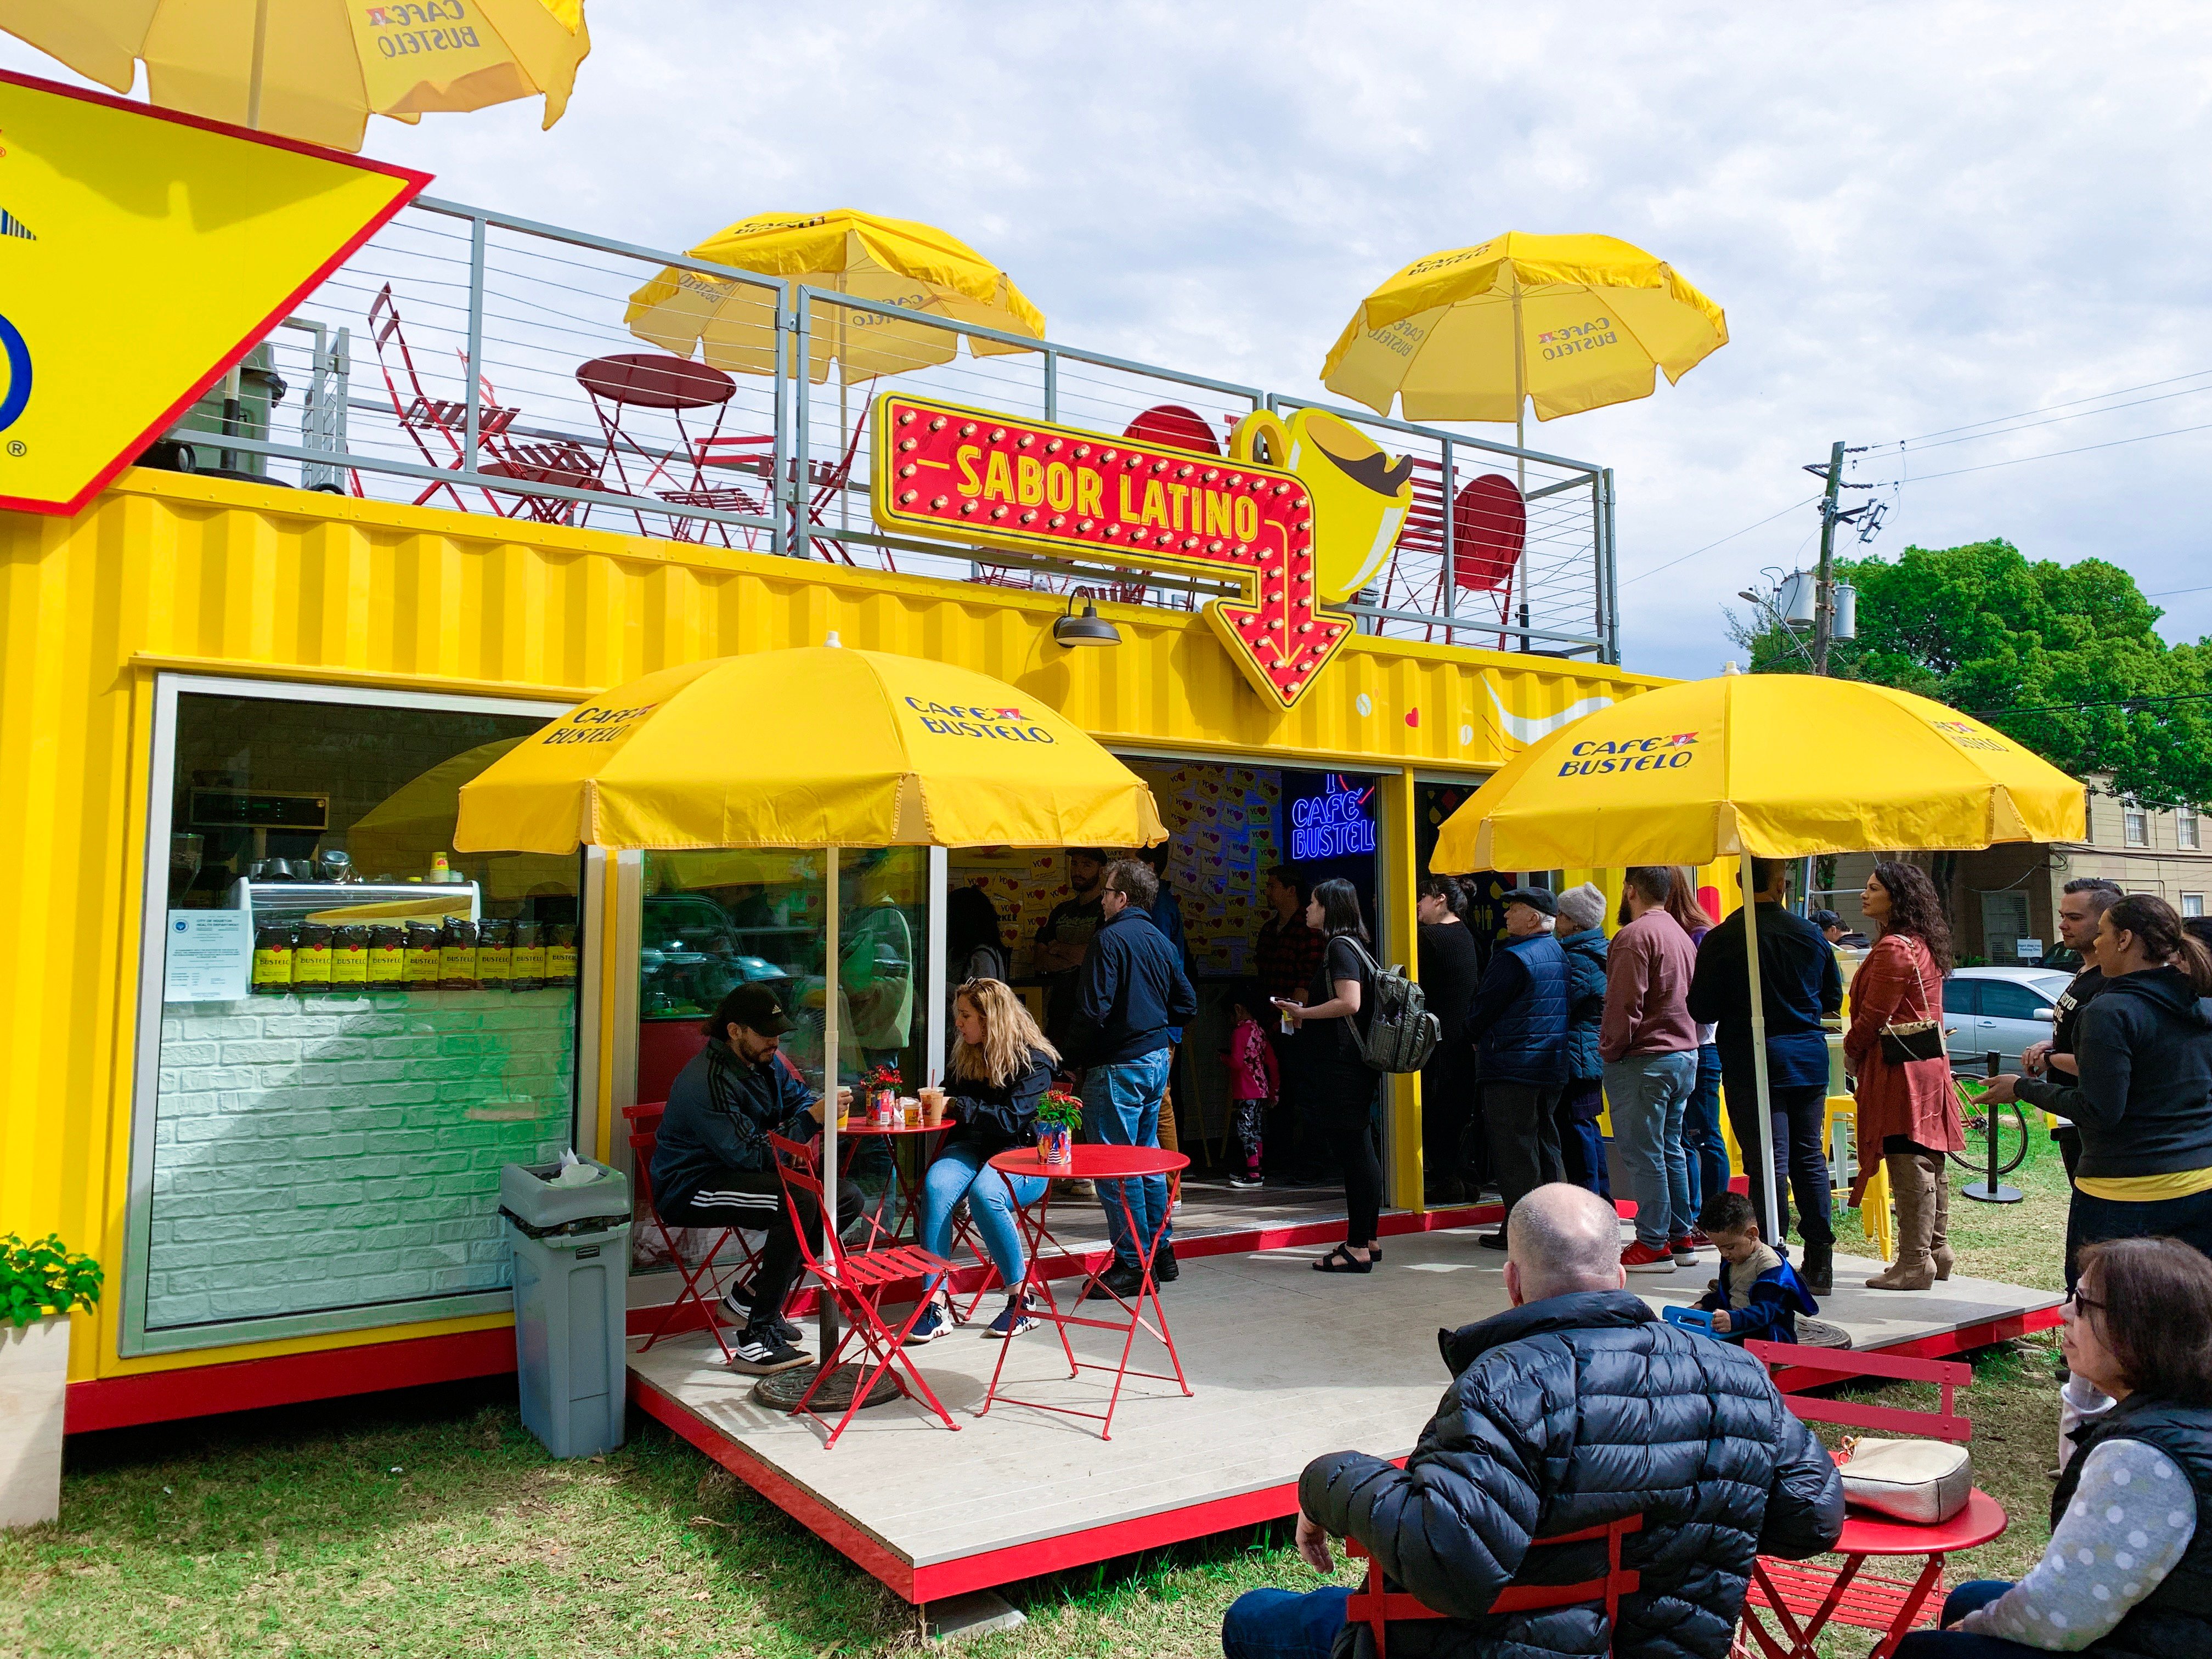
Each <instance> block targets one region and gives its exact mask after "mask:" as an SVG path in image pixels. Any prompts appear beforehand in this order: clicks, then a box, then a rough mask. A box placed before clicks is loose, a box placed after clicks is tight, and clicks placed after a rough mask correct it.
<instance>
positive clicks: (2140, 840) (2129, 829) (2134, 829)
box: [2120, 795, 2150, 847]
mask: <svg viewBox="0 0 2212 1659" xmlns="http://www.w3.org/2000/svg"><path fill="white" fill-rule="evenodd" d="M2120 834H2121V836H2122V838H2123V839H2124V840H2125V841H2126V842H2127V844H2128V845H2129V846H2130V847H2148V846H2149V845H2150V820H2149V818H2148V817H2146V816H2145V814H2144V812H2143V810H2142V803H2140V802H2139V801H2137V800H2136V799H2135V797H2134V796H2132V795H2124V796H2122V797H2121V799H2120Z"/></svg>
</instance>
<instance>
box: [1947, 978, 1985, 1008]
mask: <svg viewBox="0 0 2212 1659" xmlns="http://www.w3.org/2000/svg"><path fill="white" fill-rule="evenodd" d="M1981 982H1982V981H1979V980H1978V979H1947V980H1945V981H1943V1012H1945V1013H1947V1014H1971V1013H1975V1012H1978V1011H1979V1009H1980V1006H1981V1005H1980V1003H1979V1002H1978V1000H1977V999H1976V996H1975V992H1976V989H1977V987H1979V986H1980V984H1981Z"/></svg>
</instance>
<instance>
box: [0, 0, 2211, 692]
mask: <svg viewBox="0 0 2212 1659" xmlns="http://www.w3.org/2000/svg"><path fill="white" fill-rule="evenodd" d="M590 15H591V18H592V33H593V39H594V41H595V49H594V51H593V53H592V58H591V59H590V60H589V61H588V62H587V63H586V64H585V65H584V69H583V71H582V74H581V76H580V79H579V82H578V84H577V89H576V95H575V100H574V103H573V104H572V105H571V106H570V109H569V112H568V117H567V118H566V119H565V120H564V121H563V122H562V124H561V125H559V126H557V127H556V128H555V129H554V130H553V131H551V132H550V133H541V132H539V131H538V121H537V112H536V106H535V105H531V106H520V105H518V106H511V107H509V108H507V109H503V110H496V111H490V112H480V113H478V114H475V115H470V116H448V117H431V118H428V119H426V120H425V121H424V122H423V124H422V126H421V127H419V128H417V129H413V130H410V129H408V128H406V127H404V126H401V125H397V124H395V123H392V122H389V121H383V120H378V121H374V122H372V124H371V126H370V136H369V143H368V149H369V153H370V154H372V155H380V156H382V157H385V158H387V159H390V160H392V161H403V162H406V163H409V164H411V165H415V166H418V167H424V168H427V169H428V170H431V171H433V172H435V173H437V174H438V175H439V181H438V184H437V185H436V186H435V189H436V191H437V193H439V194H441V195H443V196H447V197H455V198H458V199H460V200H463V201H467V202H472V203H479V204H485V205H488V206H492V207H496V208H500V209H503V210H508V211H512V212H519V213H522V214H525V215H528V216H537V217H541V218H544V219H548V220H552V221H555V222H561V223H565V224H570V225H575V226H579V227H581V228H587V229H590V230H593V231H598V232H600V233H603V234H610V235H615V236H619V237H623V238H626V239H629V240H635V241H638V242H641V243H646V244H649V245H653V246H667V247H678V246H685V245H688V244H689V243H690V242H693V241H696V240H698V239H699V238H700V237H701V236H702V234H705V233H706V232H708V231H709V230H711V229H713V228H717V227H719V226H720V225H721V224H724V223H726V222H730V221H732V220H734V219H737V218H739V217H742V216H745V215H747V214H750V213H755V212H759V211H764V210H805V209H817V208H822V207H829V206H838V205H850V206H856V207H866V208H869V209H872V210H875V211H878V212H882V213H886V214H891V215H896V216H905V217H912V218H917V219H922V220H927V221H929V222H934V223H938V224H941V225H943V226H945V227H946V228H949V229H951V230H953V231H954V232H955V233H956V234H960V235H962V236H963V237H965V238H967V239H968V240H970V241H971V242H973V243H975V245H976V246H978V247H980V248H981V249H982V250H983V251H984V252H987V254H989V255H990V256H992V257H993V258H995V259H996V260H998V261H999V262H1000V263H1001V264H1003V265H1005V266H1006V268H1007V269H1008V270H1010V271H1011V272H1012V273H1013V275H1014V276H1015V277H1016V279H1017V280H1018V282H1019V283H1021V285H1022V286H1023V288H1024V289H1025V290H1026V291H1027V292H1028V293H1029V295H1030V296H1031V297H1032V298H1033V299H1035V300H1036V301H1037V302H1038V304H1039V305H1041V306H1042V307H1043V308H1044V310H1045V311H1046V313H1048V316H1049V317H1050V319H1051V325H1052V332H1053V334H1054V337H1058V338H1060V339H1064V340H1067V341H1070V342H1073V343H1081V344H1085V345H1091V346H1096V347H1098V348H1101V349H1106V350H1109V351H1114V352H1116V353H1121V354H1124V355H1127V356H1133V357H1138V358H1142V359H1147V360H1150V361H1154V362H1166V363H1171V364H1175V365H1177V366H1181V367H1185V368H1191V369H1194V370H1198V371H1201V372H1206V373H1212V374H1218V375H1221V376H1223V377H1225V378H1229V379H1233V380H1240V381H1246V382H1253V383H1257V384H1261V385H1265V386H1273V387H1276V388H1279V389H1281V390H1284V391H1288V392H1300V393H1307V394H1314V393H1316V392H1318V391H1319V388H1318V386H1317V385H1316V380H1315V378H1314V377H1315V375H1316V372H1317V370H1318V369H1319V367H1320V363H1321V360H1322V355H1323V353H1324V352H1325V351H1326V349H1327V348H1328V345H1329V343H1330V342H1331V341H1332V340H1333V339H1334V337H1335V335H1336V332H1337V331H1338V330H1339V329H1340V327H1341V326H1342V325H1343V323H1344V320H1345V319H1346V316H1347V315H1348V314H1349V313H1350V312H1351V310H1352V307H1353V306H1354V305H1355V304H1356V302H1357V301H1358V297H1359V296H1360V295H1362V294H1363V293H1364V292H1365V291H1366V290H1367V289H1370V288H1371V287H1372V286H1373V285H1374V284H1375V283H1377V282H1379V281H1380V280H1381V279H1382V278H1383V277H1384V276H1387V275H1389V273H1390V272H1391V271H1392V270H1395V269H1396V268H1397V267H1398V266H1400V265H1401V264H1405V263H1406V262H1407V261H1408V260H1410V259H1413V258H1417V257H1419V255H1421V254H1422V253H1425V252H1430V251H1431V250H1434V249H1437V248H1443V247H1450V246H1461V245H1464V244H1467V243H1470V242H1474V241H1478V240H1482V239H1483V238H1485V237H1486V236H1489V235H1491V234H1494V233H1496V232H1498V231H1500V230H1504V229H1508V228H1513V229H1520V230H1528V231H1553V232H1558V231H1601V232H1605V233H1607V234H1613V235H1615V236H1620V237H1623V238H1626V239H1627V240H1630V241H1632V242H1635V243H1638V244H1640V245H1641V246H1644V247H1646V248H1649V249H1650V250H1651V251H1653V252H1656V253H1658V254H1660V255H1661V256H1662V257H1664V258H1668V259H1669V260H1671V261H1673V262H1674V264H1675V265H1676V266H1677V267H1678V268H1679V269H1680V270H1681V271H1682V272H1683V273H1684V274H1685V275H1686V276H1688V278H1689V279H1690V280H1691V281H1692V282H1693V283H1697V284H1698V285H1699V287H1701V288H1703V289H1705V291H1706V292H1708V293H1709V294H1711V295H1713V296H1714V297H1715V298H1717V300H1719V301H1720V302H1721V303H1722V304H1723V306H1725V307H1726V308H1727V312H1728V319H1729V330H1730V333H1731V335H1732V341H1731V343H1730V344H1729V346H1728V347H1727V348H1726V349H1723V350H1722V351H1720V352H1719V353H1717V354H1716V355H1715V356H1712V357H1711V358H1710V359H1708V360H1707V361H1706V362H1705V363H1704V364H1703V365H1702V366H1701V367H1699V368H1697V369H1696V370H1695V371H1693V372H1692V374H1690V375H1689V376H1688V377H1687V378H1686V380H1684V381H1683V382H1682V384H1681V385H1680V386H1674V387H1669V386H1666V385H1665V384H1664V383H1663V381H1662V384H1661V386H1660V388H1659V390H1658V392H1657V393H1656V396H1654V397H1652V398H1649V399H1646V400H1644V401H1642V402H1638V403H1634V404H1626V405H1624V406H1621V407H1619V408H1615V409H1612V410H1599V411H1596V412H1594V413H1591V414H1586V415H1581V416H1573V417H1571V418H1567V419H1563V420H1559V421H1555V422H1549V423H1547V425H1545V426H1544V427H1542V428H1541V429H1540V430H1536V431H1534V432H1533V433H1532V436H1531V440H1530V441H1531V443H1532V444H1534V445H1535V446H1537V447H1542V448H1547V449H1550V450H1553V451H1555V452H1557V453H1565V454H1570V455H1573V456H1577V457H1580V458H1584V459H1594V460H1597V461H1601V462H1603V463H1606V464H1609V465H1612V466H1613V467H1614V468H1615V469H1617V471H1618V474H1619V491H1620V509H1619V513H1620V517H1619V538H1620V568H1621V576H1622V580H1623V582H1624V584H1625V586H1624V590H1623V601H1624V622H1625V627H1626V654H1627V660H1628V662H1629V664H1630V665H1632V666H1635V667H1640V668H1644V669H1649V670H1651V671H1659V672H1664V673H1673V674H1686V675H1687V674H1703V673H1710V672H1712V671H1715V669H1716V668H1717V665H1718V664H1719V662H1720V660H1721V659H1723V657H1725V656H1727V655H1729V654H1730V653H1731V651H1732V649H1733V647H1730V646H1729V644H1728V642H1727V640H1726V636H1725V633H1724V629H1723V619H1722V615H1721V608H1722V606H1723V604H1726V603H1729V602H1730V601H1731V600H1732V598H1733V596H1734V594H1735V591H1736V590H1737V589H1738V588H1740V587H1741V586H1744V585H1745V583H1746V582H1747V581H1748V580H1753V579H1754V578H1755V577H1756V576H1757V574H1758V573H1759V570H1760V568H1762V567H1768V566H1772V567H1780V568H1790V567H1791V566H1793V565H1794V564H1795V563H1796V562H1799V561H1801V560H1803V559H1807V558H1809V556H1810V554H1811V551H1812V548H1813V534H1814V527H1815V525H1814V515H1813V510H1812V509H1811V507H1805V506H1795V505H1794V504H1796V503H1798V502H1800V501H1803V500H1804V499H1805V498H1807V497H1808V496H1809V495H1812V494H1813V493H1814V489H1816V488H1817V486H1816V484H1815V483H1814V481H1813V480H1812V479H1810V478H1808V477H1806V476H1805V475H1804V474H1803V473H1802V472H1801V471H1798V468H1799V465H1800V464H1802V463H1804V462H1808V461H1815V460H1824V459H1826V454H1827V450H1828V446H1829V444H1830V442H1831V441H1834V440H1836V439H1839V438H1840V439H1844V440H1846V441H1850V442H1851V443H1853V444H1865V445H1869V446H1870V447H1869V449H1868V450H1867V451H1866V453H1863V455H1860V456H1858V457H1857V458H1856V468H1857V470H1856V471H1855V473H1854V475H1853V476H1855V477H1858V478H1861V479H1864V480H1868V481H1871V482H1875V483H1880V484H1881V485H1883V486H1885V487H1884V488H1883V489H1881V491H1880V492H1879V493H1880V494H1881V495H1882V496H1883V497H1884V498H1885V499H1887V500H1889V501H1892V502H1893V512H1892V513H1891V515H1890V517H1889V520H1888V522H1887V526H1885V527H1884V529H1883V532H1882V533H1881V537H1880V538H1879V540H1878V541H1877V543H1876V544H1875V550H1878V551H1885V552H1888V553H1892V554H1894V553H1895V552H1896V551H1897V550H1899V549H1901V548H1903V547H1904V546H1905V544H1907V543H1908V542H1910V543H1915V544H1920V545H1923V546H1947V545H1950V544H1954V543H1957V542H1962V541H1968V540H1975V539H1979V538H1984V537H1989V536H2004V537H2007V538H2010V539H2011V540H2012V541H2014V542H2015V543H2016V544H2019V545H2020V546H2021V548H2022V549H2023V550H2026V551H2027V553H2028V554H2029V555H2030V556H2036V557H2049V558H2053V559H2058V560H2061V561H2072V560H2075V559H2079V558H2083V557H2088V556H2101V557H2105V558H2109V559H2112V560H2114V561H2116V562H2119V563H2121V564H2123V565H2124V566H2125V567H2126V568H2128V569H2130V571H2132V572H2133V573H2134V574H2136V577H2137V579H2138V580H2139V581H2140V582H2141V584H2142V586H2143V588H2144V589H2145V590H2146V591H2148V592H2154V593H2159V592H2169V591H2171V590H2175V589H2185V588H2191V587H2198V586H2202V587H2203V588H2204V591H2203V592H2193V593H2174V594H2172V597H2169V598H2166V599H2161V600H2160V603H2162V604H2164V605H2166V607H2167V611H2168V615H2167V619H2166V629H2167V632H2168V634H2169V636H2170V637H2174V638H2192V639H2193V638H2195V637H2197V635H2200V634H2203V633H2212V566H2208V563H2207V562H2206V560H2205V559H2204V557H2203V547H2204V545H2205V539H2206V538H2205V533H2204V531H2203V520H2204V518H2205V514H2206V509H2205V507H2204V505H2203V500H2202V498H2201V496H2200V494H2199V490H2200V488H2201V486H2200V478H2201V476H2202V474H2203V471H2204V465H2203V463H2204V461H2205V459H2206V457H2207V455H2208V453H2212V430H2200V431H2195V432H2185V433H2182V434H2180V435H2173V436H2162V437H2150V438H2148V441H2136V442H2117V441H2119V440H2126V439H2135V438H2138V437H2142V436H2143V435H2153V434H2160V433H2167V432H2171V431H2173V430H2174V429H2175V428H2191V427H2203V426H2205V425H2206V424H2207V423H2209V422H2212V337H2208V333H2212V331H2208V328H2207V317H2206V312H2205V300H2206V297H2207V284H2208V280H2212V279H2208V275H2207V272H2208V270H2212V259H2208V257H2207V256H2208V252H2212V219H2208V217H2207V216H2206V215H2205V214H2204V213H2203V211H2202V208H2203V201H2204V197H2205V193H2206V192H2205V187H2204V185H2203V175H2204V172H2205V167H2206V157H2207V156H2208V155H2212V114H2208V107H2207V106H2208V101H2209V100H2212V61H2208V60H2212V19H2208V18H2207V16H2206V15H2205V14H2204V13H2203V12H2201V11H2199V10H2198V9H2195V8H2191V7H2185V6H2171V5H2167V6H2158V7H2152V6H2130V5H2123V4H2106V5H2102V6H2099V7H2095V8H2083V7H2081V6H2079V5H2071V6H2060V5H2027V4H2014V5H2006V6H1995V5H1989V6H1984V5H1941V4H1928V3H1916V4H1911V5H1883V4H1873V5H1861V6H1857V7H1852V8H1847V9H1833V8H1829V9H1802V8H1784V7H1753V6H1732V7H1699V6H1692V5H1677V6H1670V7H1664V8H1659V7H1652V6H1650V5H1643V4H1639V5H1635V6H1615V5H1604V4H1577V5H1572V6H1558V7H1550V8H1527V7H1501V6H1494V5H1488V4H1469V3H1466V0H1457V3H1439V4H1430V3H1423V0H1398V3H1394V4H1389V5H1376V6H1362V5H1352V4H1334V5H1304V6H1302V5H1297V4H1290V3H1273V4H1266V5H1261V4H1257V3H1220V4H1216V5H1213V6H1211V7H1193V6H1189V5H1143V4H1127V5H1115V4H1108V3H1094V4H1089V5H1085V6H1080V7H1077V6H1040V7H1030V8H1017V7H1014V6H1012V5H1005V4H998V5H987V4H980V3H977V4H968V5H951V4H942V5H937V6H932V5H929V4H927V3H923V4H915V3H907V4H902V5H884V4H874V3H868V0H842V3H840V4H838V5H836V6H835V7H818V6H806V5H783V6H769V5H764V4H758V3H750V4H745V5H742V6H741V5H737V4H732V3H707V0H622V3H613V0H591V14H590ZM0 66H5V67H8V68H12V69H21V70H30V71H33V72H35V73H48V72H52V64H51V63H50V62H49V60H46V59H44V58H40V57H39V56H38V55H37V54H36V53H34V52H30V51H29V50H27V48H24V47H22V46H19V45H17V44H16V43H14V42H12V41H7V40H0ZM2119 405H2132V406H2129V407H2119ZM2030 411H2039V412H2035V413H2030ZM2014 416H2020V417H2021V419H2017V420H2010V419H2008V417H2014ZM2027 422H2041V424H2033V425H2031V424H2028V423H2027ZM1978 423H1990V424H1978ZM1961 428H1966V430H1961ZM1479 430H1480V432H1481V433H1482V434H1483V435H1495V434H1496V428H1479ZM1958 440H1964V441H1958ZM1900 441H1905V444H1904V447H1902V448H1900ZM2090 446H2113V447H2096V448H2090ZM2085 449H2086V450H2087V453H2074V454H2066V455H2061V454H2057V453H2056V452H2060V451H2066V450H2085ZM2012 462H2017V463H2018V464H2016V465H1996V464H1999V463H2012ZM1943 474H1949V475H1951V476H1948V477H1947V476H1939V475H1943ZM1900 478H1910V479H1911V480H1913V482H1910V483H1905V484H1903V485H1902V486H1899V487H1895V488H1892V487H1890V486H1891V485H1892V484H1893V481H1895V480H1899V479H1900ZM1771 515H1778V516H1771ZM1759 520H1770V521H1769V522H1766V523H1765V524H1759ZM1755 524H1758V525H1759V527H1757V528H1749V529H1747V526H1753V525H1755ZM1735 532H1745V533H1741V534H1736V533H1735ZM1723 538H1730V539H1723ZM1716 544H1717V545H1716Z"/></svg>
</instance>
